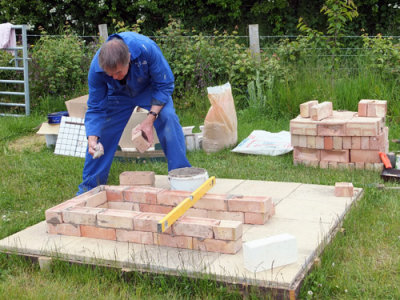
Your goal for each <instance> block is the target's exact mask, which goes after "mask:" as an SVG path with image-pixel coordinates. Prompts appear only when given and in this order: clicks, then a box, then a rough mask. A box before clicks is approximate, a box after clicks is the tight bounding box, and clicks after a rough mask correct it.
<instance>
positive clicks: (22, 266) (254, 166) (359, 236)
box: [0, 69, 400, 299]
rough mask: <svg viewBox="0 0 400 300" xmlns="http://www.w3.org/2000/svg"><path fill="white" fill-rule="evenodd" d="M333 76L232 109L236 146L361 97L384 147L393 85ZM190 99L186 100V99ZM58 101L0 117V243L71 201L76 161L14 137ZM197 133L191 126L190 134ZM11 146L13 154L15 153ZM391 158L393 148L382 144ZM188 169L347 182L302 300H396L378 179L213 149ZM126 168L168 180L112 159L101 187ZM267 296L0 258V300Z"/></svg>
mask: <svg viewBox="0 0 400 300" xmlns="http://www.w3.org/2000/svg"><path fill="white" fill-rule="evenodd" d="M360 74H361V75H354V74H353V75H351V74H346V73H345V72H343V73H338V74H335V77H334V80H333V81H332V80H331V76H330V74H327V73H326V72H325V73H324V72H315V71H310V70H306V69H305V70H304V71H301V72H300V76H298V77H297V79H296V80H295V81H294V82H281V83H277V84H276V85H275V86H274V90H273V92H272V93H268V95H269V97H271V95H272V97H273V98H271V99H268V101H269V103H270V105H269V106H268V110H267V111H262V110H257V109H254V108H248V109H244V110H240V111H237V116H238V140H239V141H241V140H242V139H244V138H245V137H247V136H248V135H249V134H250V133H251V132H252V131H253V130H255V129H261V130H267V131H273V132H276V131H280V130H289V120H290V119H291V118H292V117H293V116H295V115H297V114H298V105H299V104H300V103H302V102H304V101H307V100H311V99H318V100H320V101H333V105H334V109H347V110H353V111H355V110H357V103H358V101H359V100H360V99H362V98H367V99H387V100H388V101H389V102H388V103H389V117H388V125H389V127H390V132H389V140H391V139H394V138H400V125H399V122H398V118H397V115H398V114H397V113H398V112H399V110H400V105H399V95H400V91H399V85H398V84H397V81H396V80H392V81H390V80H389V81H387V80H384V79H382V78H381V77H380V76H379V74H375V73H371V72H363V73H361V72H360ZM188 97H190V96H188ZM64 100H65V99H63V97H57V98H50V97H44V98H43V100H42V102H40V103H38V104H37V105H36V106H35V109H33V113H32V115H31V116H29V117H23V118H5V117H3V118H0V166H1V168H0V178H1V185H0V228H1V230H0V238H4V237H6V236H9V235H10V234H13V233H15V232H18V231H20V230H22V229H24V228H26V227H27V226H30V225H34V224H36V223H38V222H40V221H42V220H44V211H45V210H46V209H47V208H49V207H52V206H54V205H55V204H58V203H60V202H63V201H65V200H66V199H69V198H71V197H73V196H74V194H75V193H76V191H77V186H78V184H79V183H80V180H81V172H82V167H83V159H80V158H74V157H65V156H58V155H55V154H53V150H54V149H48V148H46V146H45V144H44V143H42V144H40V145H39V146H37V145H36V146H30V145H29V143H26V144H24V143H25V142H23V141H22V140H21V139H20V138H21V137H26V136H33V135H34V134H35V132H36V131H37V130H38V126H39V125H40V123H41V122H44V121H45V120H46V117H45V116H46V114H47V113H49V112H53V111H61V110H65V106H64V105H63V101H64ZM188 101H189V102H196V103H197V104H196V110H190V109H189V110H188V109H185V110H183V109H182V110H180V111H178V114H179V116H180V119H181V123H182V125H183V126H189V125H196V126H199V125H202V124H203V122H204V118H205V116H206V113H207V111H206V108H207V107H208V105H209V104H208V99H207V97H206V96H198V95H197V96H192V98H190V99H188ZM195 131H198V128H196V129H195ZM16 144H17V145H18V144H23V145H25V146H22V145H20V147H19V148H20V150H17V149H15V145H16ZM390 149H391V151H399V150H400V145H399V144H393V143H390ZM188 158H189V160H190V162H191V163H192V165H194V166H197V167H202V168H205V169H207V170H208V172H209V174H210V175H215V176H216V177H217V178H240V179H252V180H271V181H286V182H290V181H291V182H301V183H310V184H324V185H333V184H335V182H340V181H347V182H353V184H354V186H356V187H362V188H364V189H365V190H364V196H363V197H362V198H361V199H360V200H359V201H358V203H357V204H356V205H355V206H354V207H353V208H352V209H351V210H350V212H349V213H348V215H347V216H346V218H345V220H344V222H343V225H342V227H343V230H342V231H340V232H339V233H338V234H337V235H336V237H335V238H334V239H333V240H332V242H331V243H330V244H329V245H327V247H326V248H325V250H324V252H323V254H322V256H321V257H320V259H321V263H320V265H317V266H315V267H314V269H313V270H312V271H311V272H310V273H309V274H308V276H307V277H306V278H305V281H304V284H303V286H302V288H301V292H300V298H301V299H307V298H309V299H399V298H400V284H399V283H400V258H399V257H400V256H399V255H398V253H400V222H399V221H398V220H399V219H400V207H399V206H400V201H399V199H400V196H399V192H398V191H395V190H394V191H390V190H389V191H385V190H377V189H375V188H374V187H373V186H374V185H375V184H378V183H382V180H381V178H380V176H379V173H378V172H374V171H367V170H331V169H330V170H327V169H318V168H311V167H304V166H293V162H292V154H291V153H289V154H286V155H282V156H277V157H269V156H253V155H243V154H237V153H232V152H230V151H229V150H222V151H220V152H218V153H213V154H206V153H204V152H203V151H194V152H190V153H188ZM128 170H152V171H155V172H156V174H164V175H165V174H167V164H166V163H165V162H151V163H149V162H148V163H136V162H134V161H115V162H114V163H113V166H112V168H111V172H110V176H109V182H108V183H109V184H118V183H119V174H120V173H121V172H123V171H128ZM270 296H271V295H269V294H266V293H265V292H263V291H259V290H257V289H249V290H245V291H242V290H239V289H238V288H236V287H228V286H225V285H221V284H218V283H216V282H215V281H214V280H213V278H201V279H196V280H189V279H188V278H187V277H185V276H182V277H179V278H175V277H166V276H163V275H154V274H141V273H132V274H130V278H129V280H126V278H124V277H123V276H121V273H120V272H119V271H117V270H112V269H106V268H103V267H88V266H80V265H70V264H68V263H65V262H58V261H56V262H55V263H54V265H53V267H52V270H51V272H41V271H39V268H38V266H37V265H34V264H32V263H31V262H30V261H26V260H24V259H21V258H20V257H15V256H12V255H11V256H7V255H5V254H0V299H52V298H56V299H71V298H72V299H78V298H79V299H93V298H95V299H97V298H99V299H115V298H117V299H118V298H121V299H125V298H128V299H165V298H171V299H241V298H243V297H245V298H248V299H259V298H261V299H265V298H269V297H270Z"/></svg>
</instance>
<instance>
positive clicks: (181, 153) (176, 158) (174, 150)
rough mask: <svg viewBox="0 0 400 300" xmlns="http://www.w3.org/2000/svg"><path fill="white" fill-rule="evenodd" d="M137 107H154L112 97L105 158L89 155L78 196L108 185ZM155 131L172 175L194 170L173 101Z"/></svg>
mask: <svg viewBox="0 0 400 300" xmlns="http://www.w3.org/2000/svg"><path fill="white" fill-rule="evenodd" d="M136 105H138V106H140V107H142V108H145V109H150V105H148V104H147V105H146V104H144V103H132V100H131V99H129V98H128V99H126V98H125V99H124V98H123V97H109V99H108V108H107V118H106V124H105V126H104V128H103V129H102V135H101V138H100V140H99V142H101V143H102V145H103V147H104V155H103V156H101V157H100V158H97V159H93V158H92V156H91V155H90V154H89V153H88V151H86V158H85V164H84V167H83V173H82V178H83V181H82V183H81V184H80V185H79V190H78V192H77V195H79V194H82V193H84V192H87V191H89V190H91V189H93V188H95V187H96V186H98V185H102V184H106V183H107V179H108V174H109V172H110V168H111V164H112V161H113V159H114V154H115V151H116V150H117V147H118V143H119V140H120V138H121V136H122V133H123V131H124V129H125V126H126V124H127V123H128V121H129V118H130V117H131V115H132V112H133V109H134V108H135V107H136ZM154 128H155V129H156V132H157V136H158V139H159V140H160V144H161V147H162V149H163V151H164V153H165V156H166V158H167V161H168V171H170V170H173V169H177V168H184V167H190V166H191V165H190V163H189V161H188V160H187V158H186V145H185V137H184V135H183V131H182V127H181V125H180V123H179V118H178V116H177V115H176V113H175V109H174V106H173V102H172V99H171V101H169V102H168V103H167V104H165V105H164V107H163V108H162V110H161V112H160V114H159V117H158V118H157V119H156V120H155V122H154Z"/></svg>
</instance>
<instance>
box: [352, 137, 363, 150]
mask: <svg viewBox="0 0 400 300" xmlns="http://www.w3.org/2000/svg"><path fill="white" fill-rule="evenodd" d="M351 149H355V150H360V149H361V137H360V136H352V137H351Z"/></svg>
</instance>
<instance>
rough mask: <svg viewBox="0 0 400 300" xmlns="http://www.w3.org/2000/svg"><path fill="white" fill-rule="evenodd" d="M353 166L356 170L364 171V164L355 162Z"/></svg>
mask: <svg viewBox="0 0 400 300" xmlns="http://www.w3.org/2000/svg"><path fill="white" fill-rule="evenodd" d="M350 153H351V152H350ZM354 165H355V168H356V170H364V169H365V164H364V162H355V163H354Z"/></svg>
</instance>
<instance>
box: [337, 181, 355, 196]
mask: <svg viewBox="0 0 400 300" xmlns="http://www.w3.org/2000/svg"><path fill="white" fill-rule="evenodd" d="M335 196H336V197H353V184H352V183H351V182H336V183H335Z"/></svg>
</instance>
